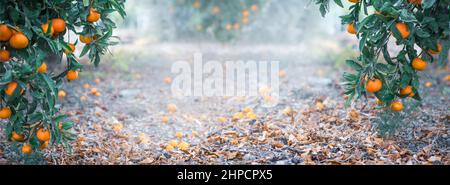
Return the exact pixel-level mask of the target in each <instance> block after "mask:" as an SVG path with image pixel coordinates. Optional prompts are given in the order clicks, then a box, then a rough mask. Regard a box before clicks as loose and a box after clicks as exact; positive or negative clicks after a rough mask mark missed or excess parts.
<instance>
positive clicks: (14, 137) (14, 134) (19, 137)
mask: <svg viewBox="0 0 450 185" xmlns="http://www.w3.org/2000/svg"><path fill="white" fill-rule="evenodd" d="M11 140H13V141H18V142H22V141H24V140H25V135H23V134H18V133H17V132H16V131H12V133H11Z"/></svg>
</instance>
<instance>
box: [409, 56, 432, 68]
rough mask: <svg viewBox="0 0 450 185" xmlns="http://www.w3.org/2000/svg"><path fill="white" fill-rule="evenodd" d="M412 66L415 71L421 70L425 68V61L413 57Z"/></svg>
mask: <svg viewBox="0 0 450 185" xmlns="http://www.w3.org/2000/svg"><path fill="white" fill-rule="evenodd" d="M411 65H412V67H413V68H414V69H415V70H417V71H423V70H425V69H427V65H428V64H427V62H425V61H424V60H423V59H421V58H415V59H414V60H413V61H412V63H411Z"/></svg>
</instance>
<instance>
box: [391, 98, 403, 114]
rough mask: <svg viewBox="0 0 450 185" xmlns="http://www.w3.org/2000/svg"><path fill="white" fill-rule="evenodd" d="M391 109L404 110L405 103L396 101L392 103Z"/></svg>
mask: <svg viewBox="0 0 450 185" xmlns="http://www.w3.org/2000/svg"><path fill="white" fill-rule="evenodd" d="M391 110H393V111H397V112H398V111H402V110H403V104H402V102H399V101H394V102H392V103H391Z"/></svg>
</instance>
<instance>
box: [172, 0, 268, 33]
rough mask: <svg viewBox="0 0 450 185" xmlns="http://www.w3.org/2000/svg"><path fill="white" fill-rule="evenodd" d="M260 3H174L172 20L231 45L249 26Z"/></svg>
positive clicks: (195, 0) (188, 0)
mask: <svg viewBox="0 0 450 185" xmlns="http://www.w3.org/2000/svg"><path fill="white" fill-rule="evenodd" d="M263 3H264V1H262V0H236V1H209V0H186V1H174V3H173V7H174V15H175V20H180V21H183V23H185V22H188V25H190V28H191V29H192V30H195V31H196V32H200V33H212V36H213V37H214V38H216V39H218V40H220V41H230V40H232V39H234V38H236V36H237V34H238V33H239V32H240V31H241V30H242V28H243V27H245V26H247V25H249V24H250V23H251V20H252V19H253V18H254V17H255V16H256V13H257V12H258V11H259V9H260V7H261V6H262V4H263ZM186 19H187V20H186Z"/></svg>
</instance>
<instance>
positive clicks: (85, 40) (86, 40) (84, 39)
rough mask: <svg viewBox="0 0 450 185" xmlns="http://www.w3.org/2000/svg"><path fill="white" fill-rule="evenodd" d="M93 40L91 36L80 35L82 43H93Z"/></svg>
mask: <svg viewBox="0 0 450 185" xmlns="http://www.w3.org/2000/svg"><path fill="white" fill-rule="evenodd" d="M92 40H93V38H92V37H91V36H84V35H80V41H81V42H82V43H85V44H90V43H92Z"/></svg>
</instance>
